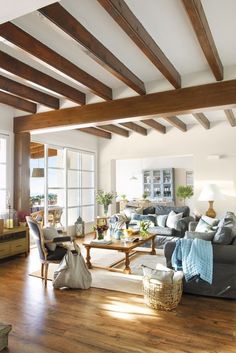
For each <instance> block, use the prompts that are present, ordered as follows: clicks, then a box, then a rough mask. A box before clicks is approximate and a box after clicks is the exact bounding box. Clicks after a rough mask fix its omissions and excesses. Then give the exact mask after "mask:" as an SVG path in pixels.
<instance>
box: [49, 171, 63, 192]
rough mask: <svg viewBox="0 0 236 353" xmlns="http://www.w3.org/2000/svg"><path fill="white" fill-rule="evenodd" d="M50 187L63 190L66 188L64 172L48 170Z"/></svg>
mask: <svg viewBox="0 0 236 353" xmlns="http://www.w3.org/2000/svg"><path fill="white" fill-rule="evenodd" d="M48 186H49V187H50V188H52V187H58V188H63V186H64V170H63V169H48Z"/></svg>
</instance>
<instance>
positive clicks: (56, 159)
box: [48, 148, 64, 168]
mask: <svg viewBox="0 0 236 353" xmlns="http://www.w3.org/2000/svg"><path fill="white" fill-rule="evenodd" d="M50 151H53V152H54V153H55V152H56V153H57V155H56V156H51V157H50ZM48 154H49V157H48V167H49V168H50V167H57V168H63V155H64V153H63V150H60V149H54V148H53V149H52V148H49V150H48Z"/></svg>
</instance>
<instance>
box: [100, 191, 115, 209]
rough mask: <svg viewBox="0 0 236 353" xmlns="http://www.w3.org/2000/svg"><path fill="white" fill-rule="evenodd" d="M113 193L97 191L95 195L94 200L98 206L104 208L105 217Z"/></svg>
mask: <svg viewBox="0 0 236 353" xmlns="http://www.w3.org/2000/svg"><path fill="white" fill-rule="evenodd" d="M114 196H115V195H114V193H113V192H105V191H103V190H98V192H97V195H96V200H97V203H98V204H99V205H103V207H104V214H105V215H107V212H108V206H109V205H110V204H111V203H112V200H113V198H114Z"/></svg>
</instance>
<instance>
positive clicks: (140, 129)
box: [120, 121, 147, 136]
mask: <svg viewBox="0 0 236 353" xmlns="http://www.w3.org/2000/svg"><path fill="white" fill-rule="evenodd" d="M120 125H122V126H124V127H126V128H127V129H130V130H133V131H134V132H137V133H138V134H141V135H143V136H147V129H145V128H144V127H142V126H139V125H138V124H135V123H133V122H131V121H129V122H127V123H120Z"/></svg>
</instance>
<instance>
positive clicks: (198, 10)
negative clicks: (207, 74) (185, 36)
mask: <svg viewBox="0 0 236 353" xmlns="http://www.w3.org/2000/svg"><path fill="white" fill-rule="evenodd" d="M182 3H183V5H184V7H185V10H186V12H187V15H188V17H189V19H190V21H191V23H192V26H193V29H194V31H195V33H196V36H197V39H198V41H199V44H200V46H201V48H202V50H203V53H204V55H205V57H206V59H207V61H208V64H209V66H210V68H211V70H212V72H213V74H214V76H215V78H216V80H217V81H221V80H223V78H224V77H223V65H222V62H221V60H220V57H219V54H218V51H217V48H216V45H215V42H214V39H213V36H212V33H211V30H210V27H209V24H208V22H207V18H206V15H205V12H204V9H203V7H202V3H201V0H182Z"/></svg>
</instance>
